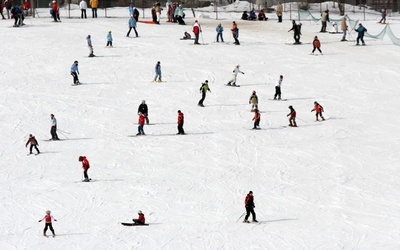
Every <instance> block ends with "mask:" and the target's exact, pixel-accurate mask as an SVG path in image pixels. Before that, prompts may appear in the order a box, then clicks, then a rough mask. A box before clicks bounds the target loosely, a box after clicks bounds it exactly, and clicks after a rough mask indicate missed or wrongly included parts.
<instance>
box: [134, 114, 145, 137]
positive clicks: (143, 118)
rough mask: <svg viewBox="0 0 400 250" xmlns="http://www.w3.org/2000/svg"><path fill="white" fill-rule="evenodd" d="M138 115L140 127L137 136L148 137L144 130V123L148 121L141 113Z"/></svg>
mask: <svg viewBox="0 0 400 250" xmlns="http://www.w3.org/2000/svg"><path fill="white" fill-rule="evenodd" d="M138 115H139V121H138V124H139V126H138V133H137V134H136V135H146V134H145V133H144V130H143V127H144V121H145V120H146V117H145V116H144V114H142V113H141V112H139V113H138Z"/></svg>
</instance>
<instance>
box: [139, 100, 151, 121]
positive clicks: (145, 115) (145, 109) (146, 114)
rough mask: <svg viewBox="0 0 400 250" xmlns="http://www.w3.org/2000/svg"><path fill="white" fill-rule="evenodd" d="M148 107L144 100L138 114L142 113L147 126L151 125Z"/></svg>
mask: <svg viewBox="0 0 400 250" xmlns="http://www.w3.org/2000/svg"><path fill="white" fill-rule="evenodd" d="M148 112H149V111H148V107H147V104H146V101H145V100H142V103H141V104H140V105H139V108H138V114H139V113H142V114H143V115H144V117H145V119H146V124H147V125H149V117H148V114H149V113H148Z"/></svg>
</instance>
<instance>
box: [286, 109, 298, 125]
mask: <svg viewBox="0 0 400 250" xmlns="http://www.w3.org/2000/svg"><path fill="white" fill-rule="evenodd" d="M289 109H290V113H289V114H288V115H287V116H290V117H289V126H290V127H297V124H296V110H294V108H293V106H289Z"/></svg>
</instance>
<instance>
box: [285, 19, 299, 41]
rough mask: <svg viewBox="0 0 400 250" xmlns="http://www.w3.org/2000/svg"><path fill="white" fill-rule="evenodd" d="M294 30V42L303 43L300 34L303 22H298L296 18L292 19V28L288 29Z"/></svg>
mask: <svg viewBox="0 0 400 250" xmlns="http://www.w3.org/2000/svg"><path fill="white" fill-rule="evenodd" d="M290 31H293V38H294V44H301V42H300V35H301V23H299V24H296V21H295V20H292V28H291V29H290V30H289V31H288V32H290Z"/></svg>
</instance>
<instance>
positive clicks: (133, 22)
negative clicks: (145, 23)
mask: <svg viewBox="0 0 400 250" xmlns="http://www.w3.org/2000/svg"><path fill="white" fill-rule="evenodd" d="M132 29H133V30H134V31H135V34H136V37H138V36H139V35H138V33H137V31H136V19H135V18H134V17H133V16H131V18H130V19H129V30H128V34H126V36H127V37H129V34H130V33H131V30H132Z"/></svg>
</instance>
